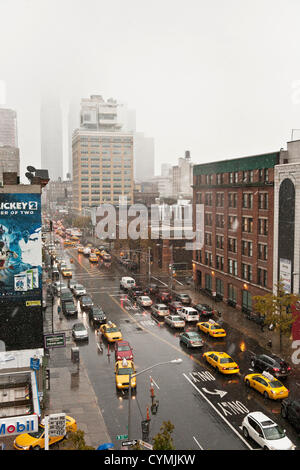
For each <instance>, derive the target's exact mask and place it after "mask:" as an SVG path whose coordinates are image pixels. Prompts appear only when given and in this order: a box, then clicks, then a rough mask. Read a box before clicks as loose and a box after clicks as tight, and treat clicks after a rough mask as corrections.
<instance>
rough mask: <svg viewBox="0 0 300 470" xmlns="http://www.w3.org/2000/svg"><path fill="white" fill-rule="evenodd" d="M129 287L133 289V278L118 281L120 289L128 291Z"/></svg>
mask: <svg viewBox="0 0 300 470" xmlns="http://www.w3.org/2000/svg"><path fill="white" fill-rule="evenodd" d="M131 287H135V280H134V279H133V277H127V276H126V277H122V279H121V281H120V289H124V290H128V289H131Z"/></svg>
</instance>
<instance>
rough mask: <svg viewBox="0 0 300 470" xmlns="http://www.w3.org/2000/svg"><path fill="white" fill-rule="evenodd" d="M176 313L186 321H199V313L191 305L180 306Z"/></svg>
mask: <svg viewBox="0 0 300 470" xmlns="http://www.w3.org/2000/svg"><path fill="white" fill-rule="evenodd" d="M178 315H179V316H180V317H181V318H182V319H183V320H185V321H187V322H193V321H199V313H198V312H197V310H195V309H194V308H193V307H182V309H181V310H179V311H178Z"/></svg>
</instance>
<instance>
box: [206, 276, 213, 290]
mask: <svg viewBox="0 0 300 470" xmlns="http://www.w3.org/2000/svg"><path fill="white" fill-rule="evenodd" d="M205 289H207V290H211V289H212V278H211V275H210V274H205Z"/></svg>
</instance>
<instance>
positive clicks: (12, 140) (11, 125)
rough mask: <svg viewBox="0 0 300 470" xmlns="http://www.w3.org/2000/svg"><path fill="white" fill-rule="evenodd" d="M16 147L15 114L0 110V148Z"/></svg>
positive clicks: (5, 109)
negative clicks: (5, 146) (6, 146)
mask: <svg viewBox="0 0 300 470" xmlns="http://www.w3.org/2000/svg"><path fill="white" fill-rule="evenodd" d="M4 145H8V146H9V147H18V135H17V113H16V111H14V110H13V109H8V108H0V146H4Z"/></svg>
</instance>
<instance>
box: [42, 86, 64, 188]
mask: <svg viewBox="0 0 300 470" xmlns="http://www.w3.org/2000/svg"><path fill="white" fill-rule="evenodd" d="M41 167H42V168H44V169H46V170H48V171H49V177H50V179H51V180H53V181H56V180H58V178H59V177H60V178H63V133H62V110H61V106H60V102H59V98H58V96H57V95H56V94H54V93H51V92H50V93H48V94H45V95H44V97H43V99H42V103H41Z"/></svg>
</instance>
